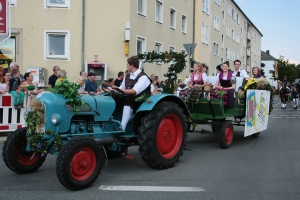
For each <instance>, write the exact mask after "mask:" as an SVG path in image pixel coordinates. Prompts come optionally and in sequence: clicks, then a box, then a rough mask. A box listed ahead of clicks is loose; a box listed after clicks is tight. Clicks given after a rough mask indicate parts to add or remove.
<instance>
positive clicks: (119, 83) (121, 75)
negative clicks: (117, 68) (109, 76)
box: [114, 71, 124, 87]
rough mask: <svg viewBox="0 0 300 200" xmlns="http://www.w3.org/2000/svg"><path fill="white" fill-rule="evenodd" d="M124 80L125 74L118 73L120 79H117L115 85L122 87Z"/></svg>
mask: <svg viewBox="0 0 300 200" xmlns="http://www.w3.org/2000/svg"><path fill="white" fill-rule="evenodd" d="M123 79H124V72H122V71H121V72H119V73H118V78H116V80H115V84H114V85H115V86H117V87H120V86H121V83H122V81H123Z"/></svg>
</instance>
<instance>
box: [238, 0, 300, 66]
mask: <svg viewBox="0 0 300 200" xmlns="http://www.w3.org/2000/svg"><path fill="white" fill-rule="evenodd" d="M235 3H236V4H237V5H238V6H239V7H240V9H241V10H242V11H243V12H244V14H245V15H246V16H247V17H248V19H249V20H250V21H251V22H252V23H253V24H254V26H255V27H256V28H257V29H258V30H259V31H260V32H261V33H262V35H263V37H262V39H261V40H262V44H261V50H262V51H266V50H270V55H271V56H273V57H275V58H279V56H284V59H285V60H289V62H290V63H295V64H296V65H297V64H300V12H299V8H300V0H235Z"/></svg>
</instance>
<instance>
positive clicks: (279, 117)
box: [272, 117, 282, 118]
mask: <svg viewBox="0 0 300 200" xmlns="http://www.w3.org/2000/svg"><path fill="white" fill-rule="evenodd" d="M272 118H282V117H272Z"/></svg>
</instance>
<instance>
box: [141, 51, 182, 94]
mask: <svg viewBox="0 0 300 200" xmlns="http://www.w3.org/2000/svg"><path fill="white" fill-rule="evenodd" d="M186 56H187V54H185V53H177V52H173V51H170V52H167V51H166V52H161V53H156V52H155V51H152V52H148V53H144V54H138V55H137V58H138V59H140V60H145V61H146V62H149V63H153V62H157V61H159V62H162V63H169V67H168V70H167V72H166V73H165V74H164V77H167V80H166V81H165V82H166V85H165V86H163V92H162V93H169V94H173V93H174V91H175V90H176V80H177V74H180V73H181V72H182V70H183V69H184V68H185V67H186V65H185V62H186V60H185V57H186ZM171 61H173V62H171Z"/></svg>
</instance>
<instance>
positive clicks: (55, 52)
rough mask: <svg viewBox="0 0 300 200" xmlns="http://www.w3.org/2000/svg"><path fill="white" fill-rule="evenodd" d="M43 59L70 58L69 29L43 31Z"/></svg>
mask: <svg viewBox="0 0 300 200" xmlns="http://www.w3.org/2000/svg"><path fill="white" fill-rule="evenodd" d="M45 59H62V60H69V59H70V31H55V30H53V31H52V30H47V31H45Z"/></svg>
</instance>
